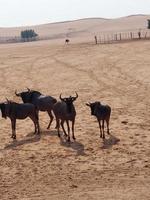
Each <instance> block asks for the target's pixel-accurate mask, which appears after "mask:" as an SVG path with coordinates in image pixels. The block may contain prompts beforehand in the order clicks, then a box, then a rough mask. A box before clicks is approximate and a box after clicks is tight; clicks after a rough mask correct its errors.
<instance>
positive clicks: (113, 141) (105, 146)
mask: <svg viewBox="0 0 150 200" xmlns="http://www.w3.org/2000/svg"><path fill="white" fill-rule="evenodd" d="M119 141H120V139H119V138H117V137H115V136H113V135H110V137H109V138H108V139H103V146H102V147H101V148H102V149H110V148H111V147H112V146H113V145H115V144H117V143H118V142H119Z"/></svg>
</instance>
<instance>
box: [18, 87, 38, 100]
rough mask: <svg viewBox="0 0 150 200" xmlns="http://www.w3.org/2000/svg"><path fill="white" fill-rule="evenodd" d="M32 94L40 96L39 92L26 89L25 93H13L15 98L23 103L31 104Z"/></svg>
mask: <svg viewBox="0 0 150 200" xmlns="http://www.w3.org/2000/svg"><path fill="white" fill-rule="evenodd" d="M33 93H37V94H39V95H40V94H41V93H40V92H38V91H34V90H30V89H29V88H27V91H23V92H20V93H17V91H15V95H16V96H17V97H21V98H22V101H23V103H29V102H31V101H32V95H33Z"/></svg>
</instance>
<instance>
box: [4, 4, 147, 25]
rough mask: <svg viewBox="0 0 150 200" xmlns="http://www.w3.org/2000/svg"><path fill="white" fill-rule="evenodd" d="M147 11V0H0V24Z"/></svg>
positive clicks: (42, 21) (111, 15) (20, 23)
mask: <svg viewBox="0 0 150 200" xmlns="http://www.w3.org/2000/svg"><path fill="white" fill-rule="evenodd" d="M132 14H150V0H0V27H12V26H26V25H36V24H44V23H50V22H60V21H67V20H74V19H81V18H88V17H103V18H117V17H122V16H127V15H132Z"/></svg>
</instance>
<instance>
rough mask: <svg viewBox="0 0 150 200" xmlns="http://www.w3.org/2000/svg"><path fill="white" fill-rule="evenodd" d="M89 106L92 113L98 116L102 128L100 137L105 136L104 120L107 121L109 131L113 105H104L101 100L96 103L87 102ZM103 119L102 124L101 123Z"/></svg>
mask: <svg viewBox="0 0 150 200" xmlns="http://www.w3.org/2000/svg"><path fill="white" fill-rule="evenodd" d="M86 105H87V106H89V107H90V108H91V115H94V116H95V117H96V118H97V121H98V123H99V128H100V137H101V138H105V133H104V122H105V121H106V125H107V133H108V134H110V133H109V120H110V114H111V107H110V106H108V105H102V104H101V103H100V102H98V101H96V102H94V103H86ZM101 121H102V125H101Z"/></svg>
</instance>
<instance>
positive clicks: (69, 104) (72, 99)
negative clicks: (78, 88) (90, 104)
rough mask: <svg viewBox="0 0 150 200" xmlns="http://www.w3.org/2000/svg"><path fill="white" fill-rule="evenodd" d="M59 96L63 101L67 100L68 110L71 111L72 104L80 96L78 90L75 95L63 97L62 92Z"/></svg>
mask: <svg viewBox="0 0 150 200" xmlns="http://www.w3.org/2000/svg"><path fill="white" fill-rule="evenodd" d="M59 98H60V100H61V101H63V102H65V103H66V104H67V107H68V111H69V112H71V106H72V104H73V102H74V101H75V100H76V99H77V98H78V94H77V92H76V96H75V97H72V96H70V97H65V98H62V97H61V94H60V96H59Z"/></svg>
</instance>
